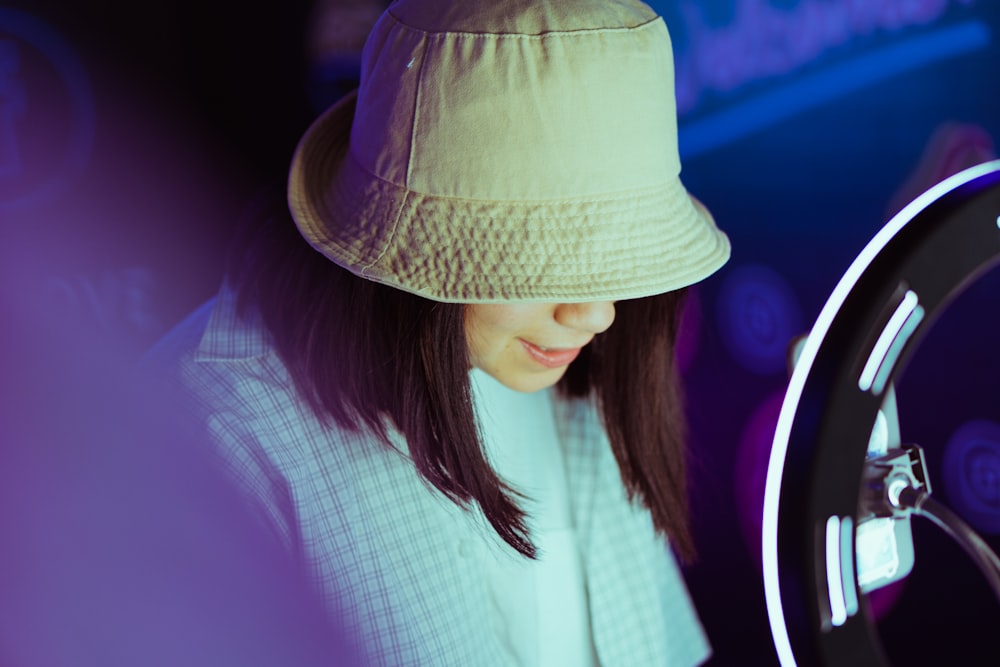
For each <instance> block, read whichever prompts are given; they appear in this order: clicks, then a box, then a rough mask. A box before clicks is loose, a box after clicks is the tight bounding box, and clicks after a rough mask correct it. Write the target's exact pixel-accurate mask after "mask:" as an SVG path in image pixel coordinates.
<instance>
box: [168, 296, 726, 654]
mask: <svg viewBox="0 0 1000 667" xmlns="http://www.w3.org/2000/svg"><path fill="white" fill-rule="evenodd" d="M168 340H172V341H175V343H174V344H172V345H171V344H169V343H168V344H166V345H164V346H161V350H160V352H161V355H160V356H161V357H164V356H166V357H169V359H167V363H169V364H170V365H171V366H172V367H173V369H174V372H176V373H177V374H178V375H177V377H178V378H179V379H180V380H181V381H182V382H183V383H184V385H185V386H186V389H187V391H189V392H191V393H192V394H193V395H194V396H195V397H196V398H197V402H198V404H199V406H200V408H199V411H200V412H201V418H202V423H203V425H204V427H205V428H206V429H207V430H208V432H209V435H210V438H211V441H212V442H214V443H216V444H217V446H218V451H219V454H220V455H221V459H222V461H223V462H224V466H225V467H226V469H227V471H228V472H229V473H231V475H232V476H233V478H234V479H235V480H236V482H237V484H238V485H239V486H240V487H241V488H243V489H244V490H245V491H246V493H247V496H248V498H249V500H250V502H251V503H253V504H254V505H255V507H256V509H257V510H259V514H260V516H261V517H262V519H264V520H265V521H266V522H267V524H268V525H269V526H271V527H272V528H273V530H274V531H275V533H276V536H277V538H278V539H280V540H281V541H282V542H283V543H284V544H285V545H286V546H287V548H288V549H290V550H291V551H292V552H293V553H294V554H295V555H296V556H297V558H298V559H299V562H300V563H301V564H302V566H303V567H304V568H305V570H306V573H307V575H308V576H309V577H310V578H311V579H312V580H313V581H314V582H315V585H316V586H317V587H318V589H319V590H320V592H321V593H322V595H323V596H324V599H325V600H326V602H327V604H328V607H329V609H330V610H331V613H333V614H335V619H336V622H338V623H339V624H340V625H342V626H343V627H344V629H345V630H346V631H347V632H348V633H349V634H350V635H351V636H352V637H353V638H354V639H355V640H356V641H357V642H358V644H359V645H361V646H362V647H364V648H365V649H366V650H367V651H368V653H369V655H370V656H371V659H372V663H373V664H375V665H386V666H389V665H391V666H404V665H414V666H416V665H419V666H421V667H431V666H439V665H440V666H445V665H454V666H456V667H469V666H470V665H475V666H476V667H491V666H494V665H496V666H500V665H509V664H510V660H511V658H510V655H509V653H508V652H506V651H505V650H504V649H503V647H502V645H501V642H500V641H499V640H498V638H497V637H496V636H495V634H494V631H493V627H494V624H493V621H492V617H491V614H493V613H494V611H493V608H492V604H491V600H490V593H489V590H488V582H487V581H486V577H485V576H484V575H483V573H482V568H481V560H480V558H479V556H477V554H479V553H481V551H480V550H481V549H482V548H497V542H498V538H497V537H496V535H495V534H494V533H493V532H492V530H491V529H490V528H489V526H488V524H486V522H485V519H484V518H483V517H482V515H481V514H480V513H479V512H477V511H476V510H475V509H473V510H463V509H461V508H459V507H458V506H456V505H455V504H454V503H452V502H450V501H448V500H447V499H446V498H444V496H442V495H441V494H440V493H438V492H437V491H436V490H434V489H433V488H431V487H430V486H429V485H428V484H427V483H425V482H424V481H422V479H421V478H420V477H419V476H418V475H417V473H416V471H415V469H414V467H413V465H412V463H411V462H410V460H409V459H408V458H407V456H406V454H405V452H406V451H407V449H406V446H405V443H404V442H402V440H401V438H397V439H396V442H395V443H394V444H395V445H396V446H397V447H398V450H399V451H393V450H392V449H390V448H388V447H385V446H384V445H383V444H381V443H379V442H378V441H377V440H375V439H374V438H373V437H372V436H371V435H370V434H366V433H349V432H344V431H343V430H341V429H338V428H336V427H332V428H331V427H326V426H324V425H322V424H321V423H320V422H319V421H318V420H317V419H316V418H315V417H314V416H313V415H312V414H311V412H310V411H309V409H308V407H306V406H305V405H304V403H303V402H302V401H301V400H300V399H299V398H298V397H297V396H296V394H295V392H294V389H293V387H292V383H291V381H290V378H289V376H288V373H287V371H286V369H285V367H284V366H283V365H282V363H281V362H280V360H279V358H278V356H277V355H276V353H275V352H274V350H273V349H272V348H271V346H270V345H269V343H268V336H267V334H266V333H265V332H264V330H263V328H262V327H261V326H260V324H259V322H256V321H248V320H244V319H240V318H238V317H237V316H236V314H235V312H234V308H233V298H232V295H231V294H230V293H229V292H228V291H227V290H226V289H223V291H222V292H221V293H220V296H219V297H218V298H217V299H216V300H215V302H214V304H212V305H211V306H206V307H203V308H202V309H199V311H198V312H196V313H195V314H194V315H193V316H192V317H190V318H188V320H186V321H185V322H184V323H182V324H181V325H179V327H178V329H176V330H175V332H173V333H172V334H171V335H170V336H169V337H168ZM161 363H162V360H161ZM556 404H557V413H558V414H557V424H558V427H559V429H560V438H561V443H560V444H561V445H562V447H563V448H564V453H565V457H566V465H567V476H568V483H569V488H570V499H571V502H572V509H573V517H574V521H575V523H576V528H577V531H578V537H579V541H580V545H581V549H582V557H583V566H584V572H585V576H586V582H587V588H588V593H589V598H590V609H591V624H592V630H593V638H594V643H595V647H596V650H597V655H598V657H599V659H600V663H601V665H602V666H603V667H636V666H642V665H677V666H688V665H695V664H699V663H701V662H703V661H704V660H706V659H707V657H708V656H709V653H710V649H709V647H708V643H707V640H706V637H705V635H704V632H703V630H702V628H701V625H700V624H699V622H698V619H697V617H696V615H695V612H694V609H693V606H692V604H691V600H690V598H689V596H688V593H687V591H686V589H685V586H684V583H683V580H682V576H681V573H680V571H679V569H678V567H677V564H676V563H675V561H674V558H673V556H672V554H671V553H670V551H669V549H668V548H667V547H666V545H665V544H664V541H663V540H662V538H659V537H657V536H656V535H655V534H654V532H653V529H652V523H651V520H650V518H649V514H648V512H646V511H644V510H641V509H639V508H636V507H634V506H632V505H631V504H630V503H629V502H628V501H627V499H626V498H625V493H624V489H623V487H622V484H621V481H620V477H619V473H618V467H617V465H616V463H615V461H614V458H613V456H612V454H611V451H610V447H609V446H608V444H607V441H606V436H605V435H604V432H603V429H602V428H601V427H600V423H599V418H598V416H597V414H596V412H595V411H594V410H593V409H592V408H591V407H590V406H588V405H586V404H584V403H582V402H574V403H566V402H561V401H556ZM332 664H336V662H335V661H334V662H333V663H332Z"/></svg>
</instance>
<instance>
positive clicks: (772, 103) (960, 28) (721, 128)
mask: <svg viewBox="0 0 1000 667" xmlns="http://www.w3.org/2000/svg"><path fill="white" fill-rule="evenodd" d="M989 43H990V28H989V26H987V25H986V24H985V23H983V22H982V21H976V20H972V21H966V22H963V23H959V24H956V25H952V26H948V27H946V28H939V29H937V30H934V31H933V32H930V33H926V34H923V35H920V36H918V37H911V38H909V39H907V40H905V41H901V42H898V43H895V44H892V45H890V46H886V47H884V48H882V49H880V50H878V51H876V52H874V53H867V54H864V55H862V56H858V57H857V58H855V59H854V60H851V61H848V62H846V63H840V64H837V65H833V66H831V67H829V68H828V69H826V70H823V71H821V72H818V73H816V74H814V75H811V76H806V77H802V78H799V79H797V80H795V81H793V82H792V83H788V84H785V85H783V86H781V87H780V88H778V89H777V90H773V91H770V92H767V93H764V94H762V95H760V96H759V97H756V98H754V99H751V100H749V101H747V102H743V103H741V104H737V105H734V106H732V107H729V108H727V109H723V110H722V111H719V112H716V113H714V114H710V115H708V116H706V117H705V118H702V119H699V120H695V121H691V122H688V123H684V122H681V125H680V131H679V139H678V141H679V144H680V154H681V160H682V161H683V160H685V159H687V158H692V157H695V156H697V155H701V154H703V153H707V152H709V151H712V150H714V149H716V148H721V147H723V146H725V145H727V144H731V143H733V142H734V141H737V140H739V139H742V138H743V137H746V136H749V135H751V134H753V133H755V132H758V131H760V130H764V129H766V128H768V127H771V126H773V125H777V124H778V123H780V122H782V121H784V120H787V119H789V118H791V117H793V116H796V115H798V114H800V113H803V112H805V111H808V110H810V109H813V108H816V107H818V106H821V105H823V104H825V103H828V102H832V101H833V100H836V99H838V98H840V97H844V96H846V95H848V94H850V93H853V92H855V91H857V90H860V89H862V88H865V87H867V86H871V85H874V84H876V83H878V82H880V81H884V80H886V79H889V78H891V77H893V76H897V75H899V74H903V73H905V72H907V71H910V70H914V69H917V68H919V67H924V66H926V65H930V64H933V63H935V62H939V61H942V60H945V59H947V58H952V57H954V56H958V55H961V54H963V53H968V52H970V51H975V50H977V49H982V48H985V47H986V46H988V45H989Z"/></svg>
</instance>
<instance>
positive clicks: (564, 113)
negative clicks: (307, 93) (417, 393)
mask: <svg viewBox="0 0 1000 667" xmlns="http://www.w3.org/2000/svg"><path fill="white" fill-rule="evenodd" d="M673 76H674V75H673V57H672V51H671V43H670V37H669V34H668V33H667V28H666V25H665V24H664V22H663V20H662V19H661V18H659V17H658V16H657V15H656V14H655V12H653V10H652V9H650V8H649V7H648V6H646V5H644V4H642V3H641V2H637V1H635V0H504V1H502V2H500V1H497V0H481V1H477V0H465V1H463V0H451V1H449V0H399V1H398V2H396V3H394V4H392V5H391V6H390V7H389V8H388V9H387V10H386V12H385V13H384V14H383V15H382V17H381V18H380V19H379V21H378V23H377V24H376V25H375V27H374V29H373V30H372V32H371V34H370V35H369V37H368V40H367V42H366V44H365V48H364V52H363V55H362V72H361V85H360V88H359V90H358V91H356V92H355V93H352V94H350V95H348V96H347V97H346V98H344V99H342V100H341V101H340V102H338V103H337V104H336V105H334V106H333V107H331V108H330V109H329V110H327V111H326V112H325V113H324V114H323V115H322V116H320V117H319V118H318V119H317V120H316V121H315V122H314V123H313V124H312V126H311V127H310V128H309V130H308V131H307V132H306V134H305V135H304V136H303V138H302V140H301V141H300V143H299V146H298V148H297V150H296V153H295V156H294V158H293V161H292V166H291V173H290V177H289V193H288V194H289V204H290V208H291V211H292V215H293V217H294V219H295V221H296V224H297V225H298V227H299V230H300V231H301V233H302V235H303V236H304V237H305V238H306V239H307V240H308V241H309V243H310V244H312V245H313V247H315V248H316V249H317V250H318V251H319V252H321V253H322V254H323V255H325V256H326V257H328V258H329V259H331V260H332V261H334V262H336V263H337V264H339V265H341V266H343V267H345V268H347V269H349V270H350V271H352V272H353V273H355V274H356V275H359V276H362V277H364V278H368V279H370V280H374V281H377V282H380V283H384V284H386V285H391V286H393V287H397V288H399V289H402V290H405V291H407V292H412V293H414V294H419V295H421V296H424V297H426V298H429V299H433V300H436V301H445V302H462V303H505V302H518V301H547V302H584V301H603V300H619V299H629V298H635V297H641V296H648V295H651V294H657V293H662V292H666V291H670V290H673V289H677V288H680V287H683V286H686V285H690V284H692V283H695V282H697V281H699V280H701V279H703V278H705V277H706V276H708V275H710V274H711V273H713V272H714V271H716V270H717V269H718V268H719V267H720V266H722V264H724V263H725V261H726V260H727V258H728V257H729V241H728V239H727V238H726V236H725V234H723V233H722V232H720V231H719V230H718V229H717V228H716V226H715V223H714V222H713V220H712V218H711V216H710V215H709V213H708V211H707V210H706V209H705V208H704V207H702V206H701V205H700V204H698V203H697V202H695V200H693V199H692V198H691V197H690V196H689V195H688V193H687V191H686V190H685V188H684V186H683V185H682V184H681V182H680V179H679V174H680V160H679V156H678V151H677V121H676V108H675V98H674V78H673Z"/></svg>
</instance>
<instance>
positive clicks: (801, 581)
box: [762, 160, 1000, 667]
mask: <svg viewBox="0 0 1000 667" xmlns="http://www.w3.org/2000/svg"><path fill="white" fill-rule="evenodd" d="M998 262H1000V160H998V161H994V162H988V163H985V164H981V165H978V166H976V167H972V168H970V169H967V170H965V171H963V172H961V173H959V174H956V175H955V176H952V177H951V178H949V179H947V180H945V181H943V182H942V183H940V184H938V185H937V186H935V187H933V188H931V189H930V190H928V191H927V192H925V193H924V194H923V195H921V196H920V197H918V198H917V199H915V200H914V201H913V202H911V203H910V204H909V205H908V206H906V208H904V209H903V210H902V211H900V212H899V213H898V214H897V215H896V216H894V217H893V218H892V219H891V220H890V221H889V222H888V223H887V224H886V225H885V227H883V228H882V229H881V230H880V231H879V232H878V233H877V234H876V235H875V237H874V238H873V239H872V240H871V241H870V242H869V243H868V245H867V246H866V247H865V248H864V250H862V251H861V253H860V254H859V255H858V257H857V258H856V259H855V260H854V262H853V263H852V264H851V265H850V267H849V268H848V269H847V271H846V272H845V274H844V276H843V277H842V278H841V280H840V282H839V283H838V284H837V286H836V287H835V288H834V290H833V292H832V293H831V295H830V298H829V299H828V300H827V302H826V305H825V306H824V307H823V309H822V310H821V312H820V314H819V317H818V318H817V320H816V323H815V324H814V326H813V328H812V330H811V331H810V333H809V336H808V339H807V341H806V342H805V345H804V347H803V349H802V352H801V356H800V359H799V362H798V363H797V364H796V367H795V370H794V371H793V373H792V377H791V380H790V381H789V385H788V389H787V392H786V394H785V400H784V403H783V404H782V408H781V414H780V416H779V418H778V424H777V428H776V431H775V436H774V443H773V446H772V449H771V458H770V461H769V464H768V470H767V484H766V488H765V493H764V516H763V526H762V548H763V552H762V556H763V573H764V594H765V601H766V603H767V612H768V618H769V621H770V624H771V634H772V636H773V638H774V645H775V648H776V650H777V654H778V659H779V661H780V662H781V664H782V665H783V666H785V667H788V666H790V665H810V666H812V665H851V666H852V667H867V666H873V667H874V666H881V665H886V664H887V662H886V658H885V656H884V653H883V650H882V646H881V643H880V641H879V639H878V636H877V633H876V632H875V631H874V629H873V628H872V625H871V623H870V613H869V610H868V608H867V605H866V603H865V600H864V597H863V595H862V593H861V590H860V588H859V586H858V582H857V577H856V576H855V570H856V567H855V530H856V517H857V514H858V506H859V497H860V494H861V491H862V468H863V465H864V462H865V456H866V452H867V446H868V442H869V436H870V434H871V432H872V425H873V424H874V423H875V420H876V416H877V414H878V412H879V408H880V406H881V405H882V403H883V399H884V398H885V394H886V393H887V392H888V391H889V389H890V388H891V386H892V382H893V379H894V378H895V377H897V376H898V375H899V374H900V372H901V369H902V367H903V366H904V365H905V361H906V359H907V358H908V356H909V355H910V354H911V353H912V352H913V350H914V349H915V348H916V347H917V344H918V342H919V341H920V339H921V337H922V335H923V333H924V332H926V331H927V330H928V328H929V326H930V324H931V323H932V322H933V320H934V317H935V315H936V314H938V313H939V312H940V311H941V310H943V308H944V307H945V306H946V305H947V304H948V303H949V302H950V301H951V299H952V298H953V297H954V296H956V295H957V294H958V293H959V292H960V291H961V290H962V289H963V288H964V287H965V286H966V285H968V284H969V283H970V282H972V281H974V280H975V279H976V278H977V277H978V276H979V275H981V274H982V273H984V272H985V271H986V270H987V269H989V268H990V267H991V266H992V265H994V264H996V263H998Z"/></svg>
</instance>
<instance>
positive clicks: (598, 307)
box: [555, 301, 615, 334]
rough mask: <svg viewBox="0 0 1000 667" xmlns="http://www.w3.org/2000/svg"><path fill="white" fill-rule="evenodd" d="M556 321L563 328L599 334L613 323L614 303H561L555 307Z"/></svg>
mask: <svg viewBox="0 0 1000 667" xmlns="http://www.w3.org/2000/svg"><path fill="white" fill-rule="evenodd" d="M555 318H556V321H557V322H558V323H559V324H561V325H563V326H564V327H570V328H573V329H579V330H580V331H587V332H589V333H595V334H599V333H601V332H603V331H607V329H608V327H610V326H611V323H612V322H614V321H615V303H614V301H593V302H589V303H561V304H559V305H558V306H556V313H555Z"/></svg>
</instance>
